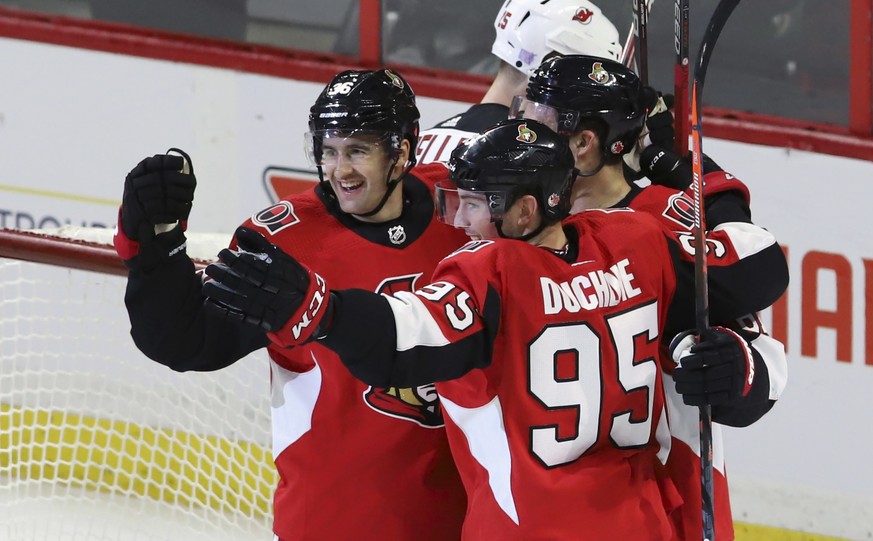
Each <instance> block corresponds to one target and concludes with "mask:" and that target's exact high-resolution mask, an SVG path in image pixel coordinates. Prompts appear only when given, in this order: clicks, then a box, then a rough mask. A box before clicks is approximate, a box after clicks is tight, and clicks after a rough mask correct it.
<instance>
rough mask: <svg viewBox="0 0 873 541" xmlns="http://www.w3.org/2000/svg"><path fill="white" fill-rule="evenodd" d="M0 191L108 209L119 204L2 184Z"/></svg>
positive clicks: (83, 196)
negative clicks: (103, 206) (90, 204)
mask: <svg viewBox="0 0 873 541" xmlns="http://www.w3.org/2000/svg"><path fill="white" fill-rule="evenodd" d="M0 191H6V192H15V193H22V194H25V195H38V196H41V197H51V198H53V199H65V200H67V201H79V202H82V203H95V204H97V205H107V206H110V207H117V206H118V205H119V203H120V202H119V200H117V199H104V198H102V197H89V196H85V195H78V194H72V193H63V192H53V191H50V190H36V189H33V188H23V187H21V186H7V185H4V184H0Z"/></svg>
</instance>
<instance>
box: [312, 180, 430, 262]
mask: <svg viewBox="0 0 873 541" xmlns="http://www.w3.org/2000/svg"><path fill="white" fill-rule="evenodd" d="M323 186H324V184H321V183H320V184H319V185H318V186H316V188H315V193H316V195H318V198H319V199H320V200H321V202H322V203H323V204H324V206H325V208H326V209H327V211H328V212H329V213H330V214H331V215H332V216H333V217H334V218H336V219H337V220H339V221H340V223H341V224H343V225H344V226H345V227H347V228H349V229H350V230H351V231H352V232H354V233H355V234H357V235H359V236H361V237H363V238H365V239H367V240H368V241H370V242H373V243H375V244H381V245H382V246H387V247H388V248H397V249H399V250H402V249H403V248H406V247H407V246H408V245H410V244H412V243H413V242H415V241H416V239H418V238H419V237H420V236H421V235H423V234H424V232H425V230H426V229H427V226H428V225H429V224H430V221H431V220H432V219H433V209H434V203H433V198H432V197H431V194H430V191H429V190H428V189H427V186H425V184H424V183H423V182H422V181H420V180H419V179H417V178H416V177H414V176H412V175H410V174H408V173H407V174H406V176H404V177H403V185H402V186H403V212H402V213H401V215H400V217H399V218H397V219H394V220H390V221H387V222H381V223H370V222H362V221H361V220H358V219H357V218H354V217H353V216H351V215H350V214H348V213H345V212H343V211H342V210H340V207H339V203H337V201H336V199H335V198H334V197H333V194H330V195H328V194H326V193H325V191H324V188H323Z"/></svg>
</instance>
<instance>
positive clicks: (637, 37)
mask: <svg viewBox="0 0 873 541" xmlns="http://www.w3.org/2000/svg"><path fill="white" fill-rule="evenodd" d="M633 2H634V18H633V20H632V21H631V24H630V29H629V30H628V32H627V39H626V40H625V42H624V49H622V58H621V62H622V64H624V65H625V66H626V67H628V68H633V65H634V61H635V60H636V67H637V74H638V75H639V76H640V81H642V83H643V84H644V85H647V84H649V45H648V43H649V30H648V28H649V13H651V12H652V5H653V4H654V3H655V0H633ZM637 51H639V59H635V56H634V55H635V53H636V52H637Z"/></svg>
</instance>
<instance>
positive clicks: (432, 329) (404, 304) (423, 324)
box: [382, 291, 449, 351]
mask: <svg viewBox="0 0 873 541" xmlns="http://www.w3.org/2000/svg"><path fill="white" fill-rule="evenodd" d="M382 297H384V298H385V299H386V300H387V301H388V304H390V305H391V311H392V312H394V322H395V325H396V329H397V351H408V350H410V349H412V348H414V347H417V346H430V347H439V346H445V345H448V343H449V339H448V338H446V335H445V334H443V331H442V330H441V329H440V326H439V324H438V323H437V322H436V321H435V320H434V319H433V317H432V316H431V315H430V312H428V310H427V308H426V307H425V306H424V303H422V302H421V299H420V298H418V297H417V296H416V295H415V293H411V292H408V291H400V292H397V293H395V294H394V295H393V296H392V295H382Z"/></svg>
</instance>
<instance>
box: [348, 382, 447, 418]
mask: <svg viewBox="0 0 873 541" xmlns="http://www.w3.org/2000/svg"><path fill="white" fill-rule="evenodd" d="M364 401H365V402H367V405H368V406H370V407H371V408H373V409H374V410H376V411H378V412H379V413H383V414H385V415H388V416H389V417H396V418H398V419H405V420H407V421H412V422H414V423H416V424H418V425H420V426H423V427H424V428H440V427H443V426H445V422H444V421H443V414H442V411H440V402H439V397H438V396H437V392H436V386H435V385H434V384H433V383H431V384H429V385H422V386H420V387H413V388H404V389H401V388H399V387H370V388H369V389H367V390H366V391H365V392H364Z"/></svg>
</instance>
